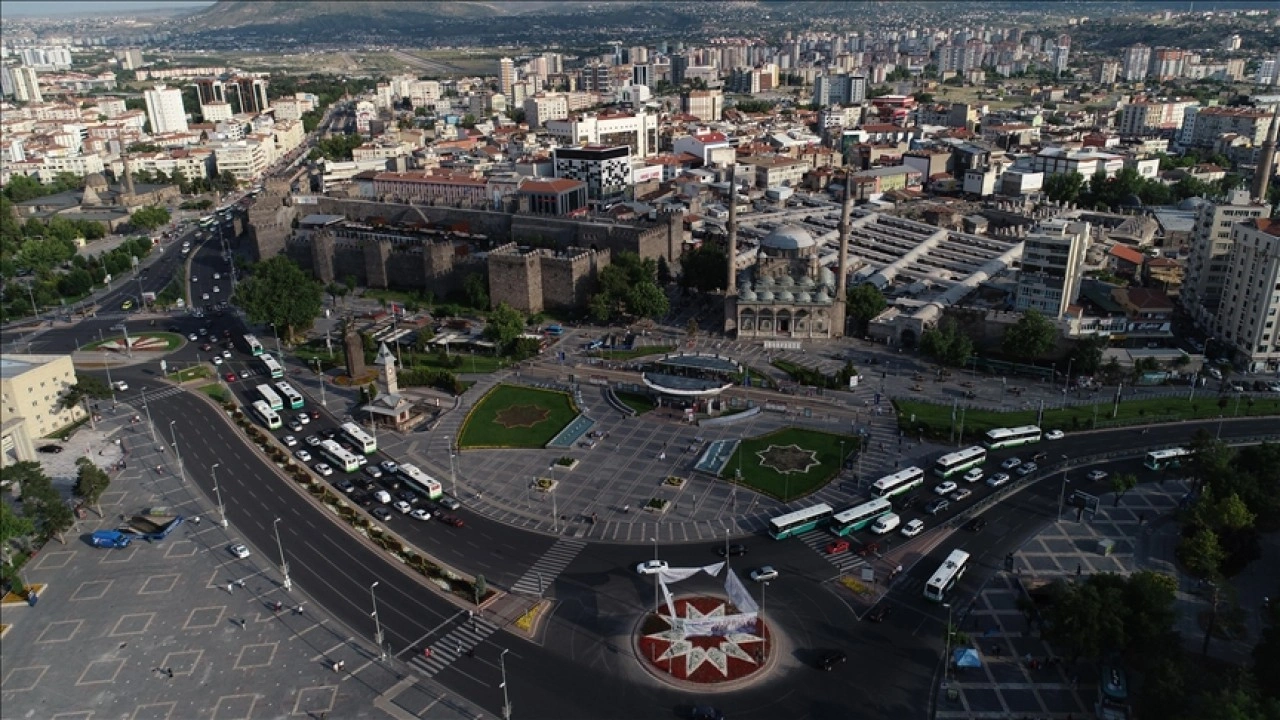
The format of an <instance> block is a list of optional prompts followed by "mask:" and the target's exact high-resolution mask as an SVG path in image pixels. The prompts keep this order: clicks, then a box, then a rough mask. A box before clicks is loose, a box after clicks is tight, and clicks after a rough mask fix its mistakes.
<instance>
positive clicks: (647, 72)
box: [631, 65, 653, 87]
mask: <svg viewBox="0 0 1280 720" xmlns="http://www.w3.org/2000/svg"><path fill="white" fill-rule="evenodd" d="M631 84H632V85H644V86H645V87H649V86H650V85H652V84H653V67H652V66H651V65H632V66H631Z"/></svg>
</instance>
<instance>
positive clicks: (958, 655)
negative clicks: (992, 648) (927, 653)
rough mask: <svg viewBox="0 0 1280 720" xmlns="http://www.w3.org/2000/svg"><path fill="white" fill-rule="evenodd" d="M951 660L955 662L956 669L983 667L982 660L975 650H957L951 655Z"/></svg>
mask: <svg viewBox="0 0 1280 720" xmlns="http://www.w3.org/2000/svg"><path fill="white" fill-rule="evenodd" d="M951 659H952V660H953V661H954V662H955V664H956V667H962V668H976V667H982V659H981V658H979V657H978V651H977V650H974V649H973V648H956V649H955V651H954V652H952V653H951Z"/></svg>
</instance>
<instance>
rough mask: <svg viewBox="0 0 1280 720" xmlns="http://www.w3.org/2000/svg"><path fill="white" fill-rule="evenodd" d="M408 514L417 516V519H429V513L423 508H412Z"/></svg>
mask: <svg viewBox="0 0 1280 720" xmlns="http://www.w3.org/2000/svg"><path fill="white" fill-rule="evenodd" d="M409 516H410V517H413V518H417V519H418V520H430V519H431V513H429V512H427V511H426V509H425V508H414V509H413V512H411V513H409Z"/></svg>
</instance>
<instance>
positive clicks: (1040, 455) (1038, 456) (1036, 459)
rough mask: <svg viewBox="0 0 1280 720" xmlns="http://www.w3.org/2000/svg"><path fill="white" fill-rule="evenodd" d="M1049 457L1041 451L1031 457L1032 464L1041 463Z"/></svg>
mask: <svg viewBox="0 0 1280 720" xmlns="http://www.w3.org/2000/svg"><path fill="white" fill-rule="evenodd" d="M1047 457H1049V453H1047V452H1045V451H1043V450H1041V451H1040V452H1038V453H1036V454H1035V455H1032V456H1031V462H1040V461H1041V460H1044V459H1045V458H1047Z"/></svg>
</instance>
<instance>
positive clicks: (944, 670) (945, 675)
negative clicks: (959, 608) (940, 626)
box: [942, 603, 951, 687]
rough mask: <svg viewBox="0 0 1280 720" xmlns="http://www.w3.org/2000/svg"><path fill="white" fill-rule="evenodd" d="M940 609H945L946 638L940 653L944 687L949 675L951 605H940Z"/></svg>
mask: <svg viewBox="0 0 1280 720" xmlns="http://www.w3.org/2000/svg"><path fill="white" fill-rule="evenodd" d="M942 607H944V608H946V609H947V638H946V644H945V646H944V647H945V649H944V650H943V651H942V652H943V656H942V686H943V687H946V686H947V681H948V680H949V679H950V673H951V603H942Z"/></svg>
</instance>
